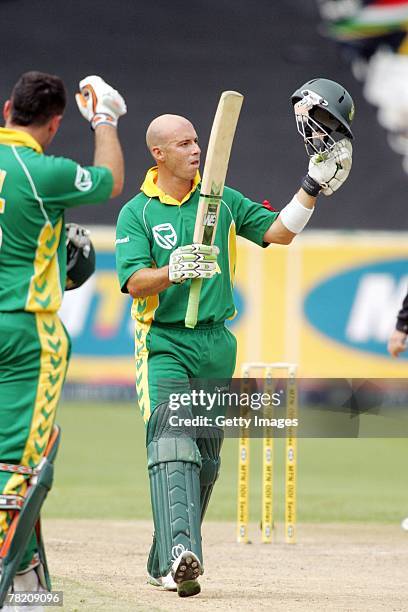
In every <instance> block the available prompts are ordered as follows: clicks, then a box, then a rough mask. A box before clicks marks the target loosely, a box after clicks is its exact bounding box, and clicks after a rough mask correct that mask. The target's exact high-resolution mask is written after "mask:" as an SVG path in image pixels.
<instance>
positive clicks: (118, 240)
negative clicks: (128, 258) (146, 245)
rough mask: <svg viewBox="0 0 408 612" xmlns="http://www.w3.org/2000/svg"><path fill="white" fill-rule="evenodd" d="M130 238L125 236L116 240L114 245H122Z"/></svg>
mask: <svg viewBox="0 0 408 612" xmlns="http://www.w3.org/2000/svg"><path fill="white" fill-rule="evenodd" d="M129 241H130V238H129V236H125V238H118V239H117V240H115V244H124V243H125V242H129Z"/></svg>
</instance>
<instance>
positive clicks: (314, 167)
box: [302, 138, 353, 196]
mask: <svg viewBox="0 0 408 612" xmlns="http://www.w3.org/2000/svg"><path fill="white" fill-rule="evenodd" d="M352 154H353V147H352V145H351V142H350V141H349V140H348V138H343V139H342V140H339V142H336V144H335V145H334V147H333V149H332V150H331V151H330V153H328V154H324V153H323V154H316V155H313V157H312V158H311V159H310V162H309V170H308V177H310V178H311V179H312V181H314V182H315V183H317V185H318V186H320V187H321V190H320V192H321V193H323V194H324V195H325V196H330V195H332V194H333V193H334V192H335V191H337V189H339V187H341V186H342V185H343V183H344V182H345V180H346V179H347V177H348V175H349V173H350V170H351V164H352ZM308 177H306V179H305V180H306V181H307V178H308ZM302 186H303V185H302ZM306 191H307V190H306ZM312 195H314V194H312Z"/></svg>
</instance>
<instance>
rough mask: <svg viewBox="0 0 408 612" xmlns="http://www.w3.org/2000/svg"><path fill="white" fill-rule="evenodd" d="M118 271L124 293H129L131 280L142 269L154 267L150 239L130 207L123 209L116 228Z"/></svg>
mask: <svg viewBox="0 0 408 612" xmlns="http://www.w3.org/2000/svg"><path fill="white" fill-rule="evenodd" d="M115 251H116V271H117V274H118V277H119V283H120V289H121V291H122V293H128V290H127V287H126V284H127V281H128V280H129V278H130V277H131V276H132V274H134V273H135V272H137V271H138V270H141V269H142V268H151V267H152V255H151V247H150V242H149V238H148V236H147V233H146V230H145V227H144V226H143V222H142V221H141V220H140V219H139V218H138V216H137V215H136V213H135V211H134V210H132V209H131V208H130V207H129V205H126V206H124V207H123V208H122V210H121V212H120V214H119V217H118V223H117V226H116V242H115Z"/></svg>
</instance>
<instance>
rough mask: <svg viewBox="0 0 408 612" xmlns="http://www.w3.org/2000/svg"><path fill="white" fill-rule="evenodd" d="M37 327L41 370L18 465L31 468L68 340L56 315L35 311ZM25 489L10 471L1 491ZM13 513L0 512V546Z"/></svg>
mask: <svg viewBox="0 0 408 612" xmlns="http://www.w3.org/2000/svg"><path fill="white" fill-rule="evenodd" d="M36 326H37V333H38V339H39V343H40V346H41V355H40V369H39V377H38V385H37V393H36V397H35V403H34V409H33V416H32V419H31V424H30V431H29V434H28V438H27V441H26V445H25V448H24V452H23V456H22V459H21V461H20V464H21V465H24V466H29V467H31V468H34V467H36V466H37V465H38V464H39V463H40V461H41V458H42V457H43V455H44V452H45V449H46V448H47V444H48V440H49V437H50V434H51V432H52V426H53V424H54V420H55V413H56V409H57V404H58V400H59V398H60V395H61V391H62V386H63V383H64V379H65V374H66V370H67V366H68V354H69V340H68V337H67V334H66V332H65V329H64V327H63V325H62V323H61V321H60V319H59V317H58V315H56V314H54V313H37V314H36ZM26 490H27V481H26V478H25V477H24V476H23V475H21V474H12V475H11V477H10V478H9V480H8V481H7V483H6V485H5V487H4V488H3V491H2V493H4V494H6V495H7V494H18V495H24V494H25V492H26ZM12 516H13V512H8V511H2V512H0V546H1V544H2V541H4V538H5V535H6V533H7V531H8V528H9V524H10V522H11V519H12Z"/></svg>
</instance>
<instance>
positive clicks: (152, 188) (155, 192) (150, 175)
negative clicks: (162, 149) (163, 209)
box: [140, 166, 201, 206]
mask: <svg viewBox="0 0 408 612" xmlns="http://www.w3.org/2000/svg"><path fill="white" fill-rule="evenodd" d="M157 172H158V171H157V166H154V167H153V168H150V169H149V170H148V171H147V173H146V176H145V180H144V181H143V184H142V186H141V188H140V189H141V190H142V191H143V193H145V194H146V195H147V196H148V197H149V198H159V200H160V202H162V203H163V204H173V205H176V206H181V205H182V204H184V202H187V200H189V199H190V197H191V194H192V193H194V191H195V190H196V189H197V185H198V184H199V182H200V181H201V177H200V173H199V172H198V170H197V173H196V175H195V177H194V180H193V184H192V187H191V189H190V191H189V192H188V194H187V195H185V196H184V198H183V199H182V200H181V202H179V201H178V200H176V199H175V198H173V197H172V196H170V195H168V194H167V193H164V191H163V190H162V189H160V187H158V186H157V185H156V180H157Z"/></svg>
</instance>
